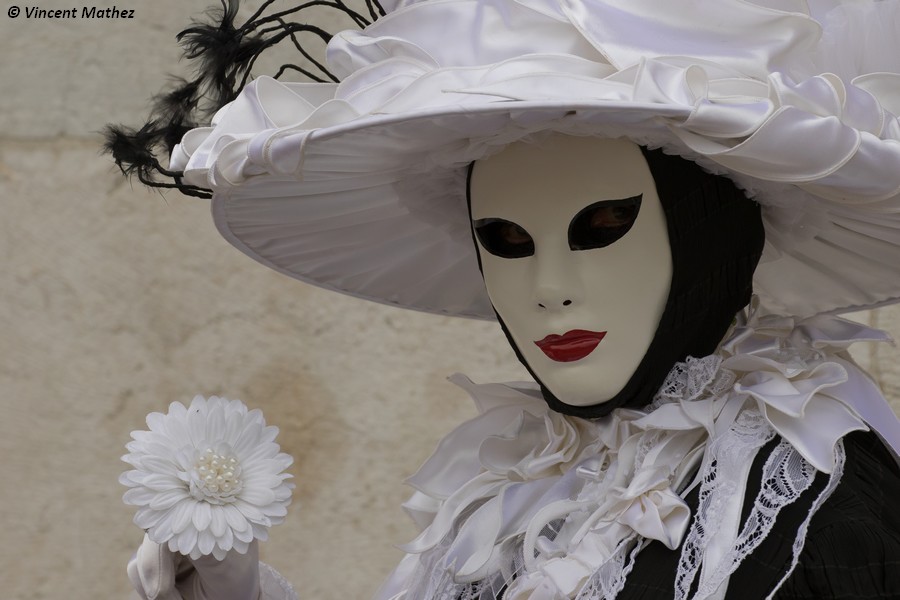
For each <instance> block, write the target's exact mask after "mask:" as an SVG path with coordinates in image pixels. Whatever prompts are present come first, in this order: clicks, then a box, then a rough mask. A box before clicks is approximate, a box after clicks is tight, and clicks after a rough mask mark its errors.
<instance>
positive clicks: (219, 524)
mask: <svg viewBox="0 0 900 600" xmlns="http://www.w3.org/2000/svg"><path fill="white" fill-rule="evenodd" d="M211 509H212V510H211V511H210V522H209V530H210V531H211V532H212V534H213V535H214V536H216V537H217V538H221V537H223V536H224V535H225V532H226V531H228V521H227V520H226V519H225V510H224V509H223V508H222V507H221V506H212V507H211Z"/></svg>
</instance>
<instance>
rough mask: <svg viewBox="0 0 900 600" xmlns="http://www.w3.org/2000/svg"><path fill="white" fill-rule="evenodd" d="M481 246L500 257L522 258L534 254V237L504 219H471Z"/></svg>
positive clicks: (522, 228)
mask: <svg viewBox="0 0 900 600" xmlns="http://www.w3.org/2000/svg"><path fill="white" fill-rule="evenodd" d="M472 227H473V229H474V230H475V236H476V237H477V238H478V242H479V243H480V244H481V247H482V248H484V249H485V250H487V251H488V252H490V253H491V254H493V255H494V256H499V257H500V258H524V257H526V256H532V255H533V254H534V238H532V237H531V234H529V233H528V232H527V231H525V228H524V227H522V226H521V225H519V224H517V223H513V222H512V221H507V220H506V219H497V218H487V219H476V220H474V221H472Z"/></svg>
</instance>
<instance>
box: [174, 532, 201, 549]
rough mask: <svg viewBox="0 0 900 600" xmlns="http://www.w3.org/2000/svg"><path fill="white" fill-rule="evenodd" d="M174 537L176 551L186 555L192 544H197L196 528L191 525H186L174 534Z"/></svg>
mask: <svg viewBox="0 0 900 600" xmlns="http://www.w3.org/2000/svg"><path fill="white" fill-rule="evenodd" d="M174 539H175V540H176V542H177V544H178V551H179V552H181V553H182V554H184V555H185V556H187V555H189V554H190V553H191V551H192V550H193V549H194V546H196V545H197V530H196V529H194V528H193V527H188V528H187V529H185V530H184V531H182V532H181V533H179V534H178V535H176V536H175V538H174Z"/></svg>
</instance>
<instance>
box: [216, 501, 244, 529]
mask: <svg viewBox="0 0 900 600" xmlns="http://www.w3.org/2000/svg"><path fill="white" fill-rule="evenodd" d="M222 508H223V509H224V510H223V512H224V513H225V520H226V521H228V526H229V527H231V528H232V529H233V530H234V531H235V532H238V531H246V530H247V529H249V528H250V523H248V522H247V518H246V517H245V516H244V515H243V514H241V511H239V510H238V509H237V507H235V506H234V505H232V504H226V505H225V506H223V507H222Z"/></svg>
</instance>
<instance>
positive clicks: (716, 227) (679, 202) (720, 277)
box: [467, 148, 764, 418]
mask: <svg viewBox="0 0 900 600" xmlns="http://www.w3.org/2000/svg"><path fill="white" fill-rule="evenodd" d="M641 152H642V155H643V158H644V160H645V161H646V165H647V167H649V170H650V173H651V174H652V179H653V182H654V183H655V188H656V193H657V195H658V197H659V201H660V203H661V205H662V210H663V213H664V215H665V229H666V231H667V232H668V246H669V249H670V251H671V259H672V271H671V273H672V275H671V283H670V285H669V289H668V294H667V296H666V298H665V305H664V308H663V309H662V316H661V317H659V318H658V320H657V322H656V327H655V330H654V332H653V334H652V339H651V341H650V342H649V344H648V345H646V346H644V347H645V348H646V352H645V353H644V354H643V358H641V359H640V361H639V362H638V364H637V366H636V368H634V370H633V372H632V373H631V376H630V377H629V378H628V379H627V381H626V382H625V383H624V385H623V386H622V387H621V389H620V390H619V391H618V392H617V393H615V394H614V395H613V396H612V397H610V398H608V399H607V400H605V401H603V402H598V403H596V404H588V405H575V404H570V403H566V402H564V401H562V400H561V399H560V398H559V397H558V396H557V394H555V393H554V392H553V391H552V389H551V388H553V387H554V386H553V384H552V383H551V384H550V385H549V386H548V383H550V382H549V381H544V378H542V377H541V376H540V375H539V372H540V371H541V370H542V369H541V368H539V369H535V368H534V366H533V365H532V364H530V363H531V361H532V360H535V359H534V358H532V359H529V358H527V356H526V354H527V353H524V352H523V351H522V349H521V348H520V344H519V342H517V341H516V337H515V336H514V335H513V333H512V332H511V331H510V328H509V327H508V326H507V324H506V322H505V320H504V318H503V310H502V309H501V310H498V307H497V306H496V302H495V312H497V316H498V320H499V322H500V325H501V327H502V329H503V331H504V334H505V335H506V337H507V339H508V340H509V342H510V345H511V346H512V347H513V350H514V351H515V353H516V356H517V357H518V359H519V361H520V362H522V364H523V365H524V366H525V368H526V369H528V371H529V372H530V373H531V374H532V376H533V377H534V378H535V380H536V381H537V382H538V383H539V384H540V386H541V389H542V392H543V395H544V398H545V400H546V402H547V404H548V405H549V406H550V408H551V409H552V410H554V411H557V412H560V413H563V414H567V415H572V416H577V417H583V418H597V417H602V416H605V415H607V414H609V413H610V412H611V411H612V410H614V409H616V408H621V407H629V408H640V407H643V406H645V405H647V404H649V403H650V402H651V401H652V400H653V397H654V396H655V394H656V392H657V390H658V389H659V387H660V386H661V385H662V383H663V381H664V380H665V377H666V376H667V375H668V373H669V371H670V370H671V369H672V367H673V366H674V365H675V363H676V362H679V361H683V360H685V359H686V357H688V356H697V357H699V356H706V355H708V354H711V353H712V352H714V351H715V349H716V347H717V346H718V344H719V342H720V341H721V339H722V338H723V337H724V335H725V334H726V332H727V331H728V328H729V327H730V326H731V324H732V322H733V320H734V316H735V314H736V313H737V312H738V311H739V310H741V309H742V308H743V307H744V306H746V305H747V303H748V302H749V301H750V296H751V294H752V279H753V271H754V269H755V268H756V264H757V263H758V261H759V258H760V255H761V254H762V248H763V244H764V230H763V225H762V219H761V214H760V209H759V206H758V205H757V204H756V203H755V202H753V201H751V200H749V199H747V198H746V196H745V195H744V193H743V192H742V191H741V190H739V189H738V188H737V187H736V186H735V185H734V184H733V183H732V182H731V181H730V180H728V179H725V178H723V177H720V176H716V175H711V174H709V173H707V172H705V171H703V170H702V169H700V168H699V167H697V166H696V165H695V164H694V163H692V162H690V161H687V160H684V159H682V158H679V157H675V156H670V155H666V154H663V153H662V152H661V151H658V150H656V151H650V150H646V149H644V148H641ZM472 173H473V168H472V167H470V169H469V177H468V186H467V192H468V196H469V206H470V208H469V210H470V215H471V211H472V205H471V191H472V186H471V182H472ZM476 216H477V215H476ZM475 243H476V247H478V241H477V240H475ZM482 252H483V249H482V248H480V247H479V252H478V259H479V268H481V270H482V274H483V275H484V272H485V270H484V264H483V260H484V258H483V257H482ZM492 299H493V297H492ZM522 343H529V342H527V341H523V342H522ZM529 349H530V348H529ZM538 360H540V359H538ZM632 364H634V363H632ZM542 368H543V367H542ZM563 397H565V396H564V395H563Z"/></svg>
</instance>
